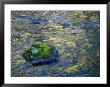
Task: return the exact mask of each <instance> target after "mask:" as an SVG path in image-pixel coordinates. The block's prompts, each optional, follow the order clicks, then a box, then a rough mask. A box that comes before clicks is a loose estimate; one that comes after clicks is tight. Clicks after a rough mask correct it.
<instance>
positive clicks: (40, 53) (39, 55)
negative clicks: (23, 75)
mask: <svg viewBox="0 0 110 87" xmlns="http://www.w3.org/2000/svg"><path fill="white" fill-rule="evenodd" d="M58 56H59V52H58V51H57V49H56V48H54V47H53V46H51V45H49V44H47V43H40V44H33V45H32V46H31V47H30V49H28V50H26V51H25V52H24V53H23V58H24V59H25V60H26V62H30V63H32V64H33V65H42V64H49V63H53V62H56V61H58Z"/></svg>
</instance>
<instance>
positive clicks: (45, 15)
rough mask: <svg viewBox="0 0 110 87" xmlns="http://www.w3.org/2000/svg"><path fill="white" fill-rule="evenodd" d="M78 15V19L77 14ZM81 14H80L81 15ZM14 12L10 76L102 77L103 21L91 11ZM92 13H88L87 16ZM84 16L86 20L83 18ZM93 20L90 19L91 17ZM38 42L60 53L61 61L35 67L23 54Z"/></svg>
mask: <svg viewBox="0 0 110 87" xmlns="http://www.w3.org/2000/svg"><path fill="white" fill-rule="evenodd" d="M76 13H77V14H78V16H77V17H76V16H75V15H74V14H76ZM79 13H80V14H79ZM79 13H78V12H75V11H12V12H11V76H13V77H83V76H87V77H96V76H100V20H99V19H98V17H99V16H98V15H97V13H98V12H93V13H92V12H91V15H92V14H95V16H91V15H90V13H89V11H86V12H82V11H79ZM88 13H89V14H88ZM82 15H85V16H86V17H83V18H82V17H80V16H82ZM89 17H90V18H89ZM35 43H48V44H50V45H52V46H54V47H55V48H56V49H57V50H58V53H59V55H58V58H59V59H58V62H56V63H50V64H43V65H39V66H33V65H32V64H30V63H26V61H25V60H24V58H23V56H22V54H23V53H24V52H25V50H27V49H29V47H30V46H31V45H32V44H35Z"/></svg>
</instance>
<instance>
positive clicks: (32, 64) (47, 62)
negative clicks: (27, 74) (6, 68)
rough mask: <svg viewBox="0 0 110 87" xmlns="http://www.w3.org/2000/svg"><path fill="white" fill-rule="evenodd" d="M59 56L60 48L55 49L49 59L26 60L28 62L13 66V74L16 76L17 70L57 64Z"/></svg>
mask: <svg viewBox="0 0 110 87" xmlns="http://www.w3.org/2000/svg"><path fill="white" fill-rule="evenodd" d="M59 57H60V56H59V52H58V50H57V49H54V51H53V55H52V56H51V58H50V59H49V60H48V59H47V58H46V59H43V61H42V60H33V61H26V63H23V64H20V65H18V66H16V67H14V68H12V69H11V71H12V72H11V76H16V73H17V72H19V71H24V70H26V69H28V68H31V67H35V66H42V65H54V64H57V63H58V62H59Z"/></svg>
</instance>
